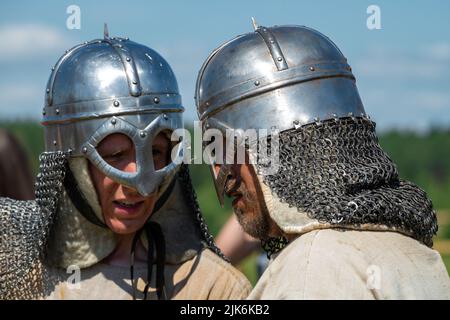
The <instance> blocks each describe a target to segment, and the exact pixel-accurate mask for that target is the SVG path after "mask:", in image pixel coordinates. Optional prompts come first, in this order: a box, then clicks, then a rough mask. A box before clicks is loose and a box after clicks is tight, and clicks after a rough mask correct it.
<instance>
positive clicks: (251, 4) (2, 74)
mask: <svg viewBox="0 0 450 320" xmlns="http://www.w3.org/2000/svg"><path fill="white" fill-rule="evenodd" d="M72 4H75V5H78V6H79V7H80V9H81V29H80V30H68V29H67V28H66V19H67V17H68V16H69V15H68V14H67V13H66V8H67V7H68V6H69V5H72ZM371 4H375V5H378V6H379V7H380V9H381V27H382V29H381V30H369V29H368V28H367V26H366V20H367V18H368V16H369V14H367V13H366V9H367V7H368V6H369V5H371ZM252 16H254V17H256V19H257V21H258V23H259V24H261V25H265V26H271V25H281V24H299V25H307V26H310V27H313V28H315V29H318V30H319V31H321V32H323V33H324V34H326V35H327V36H329V37H330V38H331V39H332V40H333V41H334V42H335V43H336V44H337V45H338V46H339V47H340V49H341V50H342V52H343V53H344V55H345V56H346V57H347V58H348V61H349V63H350V65H351V66H352V67H353V72H354V74H355V75H356V77H357V85H358V88H359V91H360V95H361V97H362V100H363V102H364V104H365V107H366V111H367V112H368V113H369V114H371V115H372V118H373V119H375V121H376V122H377V124H378V128H381V129H389V128H407V129H413V130H424V129H427V128H428V127H429V126H430V125H440V126H446V127H450V1H377V0H373V1H365V0H359V1H356V0H355V1H350V0H347V1H320V0H315V1H299V0H297V1H264V0H258V1H243V0H241V1H231V0H228V1H221V2H218V1H204V0H200V1H193V0H191V1H170V0H165V1H132V0H128V1H117V2H113V1H95V2H94V1H81V0H78V1H77V0H74V1H39V2H38V1H1V2H0V118H1V119H16V118H33V119H39V118H40V115H41V113H40V112H41V110H42V107H43V103H44V89H45V85H46V82H47V79H48V77H49V75H50V68H51V66H52V65H53V64H54V63H55V62H56V60H57V59H58V58H59V56H60V55H61V54H62V53H63V52H64V50H66V49H68V48H70V47H72V46H74V45H75V44H77V43H80V42H83V41H86V40H91V39H94V38H99V37H102V34H103V22H107V23H108V25H109V31H110V34H111V36H128V37H130V38H131V39H132V40H134V41H137V42H141V43H143V44H145V45H147V46H149V47H152V48H153V49H155V50H156V51H158V52H159V53H161V54H162V55H163V56H164V57H165V58H166V59H167V60H168V62H169V63H170V64H171V66H172V68H173V70H174V71H175V74H176V75H177V79H178V83H179V86H180V90H181V93H182V96H183V103H184V106H185V107H186V110H187V111H186V120H187V121H192V120H194V119H195V118H196V113H195V105H194V99H193V96H194V87H195V80H196V77H197V72H198V69H199V68H200V66H201V64H202V63H203V60H204V59H205V58H206V57H207V56H208V54H209V52H211V51H212V50H213V49H214V48H216V47H217V46H219V45H220V44H221V43H223V42H224V41H227V40H229V39H231V38H233V37H235V36H236V35H239V34H242V33H246V32H251V31H252V25H251V21H250V17H252Z"/></svg>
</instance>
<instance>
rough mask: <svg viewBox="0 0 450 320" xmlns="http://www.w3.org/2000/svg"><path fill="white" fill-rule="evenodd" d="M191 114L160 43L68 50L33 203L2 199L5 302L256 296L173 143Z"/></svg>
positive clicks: (47, 111)
mask: <svg viewBox="0 0 450 320" xmlns="http://www.w3.org/2000/svg"><path fill="white" fill-rule="evenodd" d="M105 29H106V28H105ZM183 112H184V108H183V106H182V104H181V96H180V94H179V91H178V84H177V81H176V78H175V75H174V73H173V71H172V69H171V67H170V65H169V64H168V63H167V61H166V60H165V59H164V58H163V57H162V56H161V55H159V54H158V53H157V52H156V51H154V50H152V49H150V48H148V47H146V46H144V45H141V44H138V43H136V42H133V41H131V40H129V39H128V38H110V37H109V35H108V33H107V30H105V35H104V38H103V39H95V40H92V41H89V42H85V43H82V44H80V45H78V46H76V47H74V48H72V49H70V50H67V51H66V52H65V54H64V55H63V56H62V57H61V58H60V59H59V60H58V62H57V63H56V65H55V67H54V68H52V72H51V75H50V79H49V81H48V84H47V90H46V96H45V107H44V109H43V122H42V123H43V125H44V132H45V140H46V141H45V142H46V144H45V148H46V150H45V152H44V153H42V154H41V156H40V172H39V175H38V177H37V183H36V201H15V200H12V199H9V198H0V299H119V300H125V299H201V300H203V299H243V298H245V297H246V296H247V295H248V293H249V291H250V285H249V283H248V281H247V279H246V278H245V277H244V276H243V275H242V274H241V273H240V272H239V271H237V270H235V269H234V268H233V267H232V266H231V265H230V264H229V263H228V262H226V261H225V259H224V257H223V255H222V254H221V252H220V250H219V249H218V248H217V247H216V246H215V245H214V241H213V237H212V236H211V235H210V234H209V231H208V227H207V225H206V223H205V221H204V219H203V217H202V214H201V211H200V209H199V206H198V203H197V200H196V196H195V191H194V189H193V187H192V184H191V179H190V176H189V172H188V168H187V166H186V165H184V164H180V163H181V162H180V161H178V160H180V158H181V157H182V156H181V148H180V146H179V144H177V141H175V142H174V144H172V142H171V136H172V133H173V132H174V131H175V130H176V129H180V128H182V127H183V119H182V114H183ZM171 154H172V155H173V157H171Z"/></svg>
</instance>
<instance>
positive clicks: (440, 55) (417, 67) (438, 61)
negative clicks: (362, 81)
mask: <svg viewBox="0 0 450 320" xmlns="http://www.w3.org/2000/svg"><path fill="white" fill-rule="evenodd" d="M353 69H354V70H355V73H356V74H357V75H361V76H363V77H376V78H385V79H409V78H411V77H412V78H414V77H415V78H422V79H428V80H439V79H448V78H449V72H450V43H445V42H439V43H433V44H421V45H418V48H415V49H414V50H411V48H402V49H401V50H399V49H395V48H390V47H375V48H371V49H370V50H368V52H367V54H365V55H364V56H363V57H360V58H359V59H356V61H355V63H354V68H353Z"/></svg>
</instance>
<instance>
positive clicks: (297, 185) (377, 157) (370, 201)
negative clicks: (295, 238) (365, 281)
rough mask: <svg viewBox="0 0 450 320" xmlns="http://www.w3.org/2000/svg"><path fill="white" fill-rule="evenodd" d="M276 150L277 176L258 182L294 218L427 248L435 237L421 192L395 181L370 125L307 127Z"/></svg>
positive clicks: (346, 121) (349, 121)
mask: <svg viewBox="0 0 450 320" xmlns="http://www.w3.org/2000/svg"><path fill="white" fill-rule="evenodd" d="M279 148H280V149H279V154H280V161H279V164H280V166H279V170H278V172H277V173H276V174H274V175H266V176H264V177H263V178H262V181H263V182H264V184H266V185H267V186H268V187H269V188H270V190H271V192H272V194H273V195H274V196H276V197H277V198H279V199H280V201H281V202H282V203H286V204H288V205H289V207H294V208H297V211H298V213H299V214H300V213H301V212H304V213H306V215H307V216H308V218H310V219H314V220H316V221H318V222H319V223H321V224H324V225H328V226H329V227H338V228H339V227H340V228H351V229H361V230H366V229H370V227H369V228H368V227H367V226H371V225H372V226H375V225H376V226H385V227H387V228H386V229H387V230H395V231H398V232H402V233H405V234H407V235H409V236H412V237H413V238H415V239H417V240H419V241H421V242H423V243H424V244H426V245H427V246H432V244H433V242H432V237H433V235H435V234H436V232H437V220H436V214H435V212H434V210H433V206H432V203H431V201H430V199H429V198H428V197H427V195H426V193H425V192H424V191H423V190H422V189H420V188H419V187H417V186H416V185H414V184H413V183H411V182H408V181H404V180H401V179H399V176H398V172H397V168H396V166H395V164H394V163H393V162H392V160H391V159H390V158H389V156H388V155H387V154H386V153H385V152H384V151H383V150H382V149H381V147H380V145H379V143H378V138H377V136H376V133H375V123H374V122H372V121H370V120H369V119H366V118H341V119H336V120H329V121H325V122H318V123H313V124H310V125H306V126H303V127H301V128H299V129H293V130H288V131H284V132H281V133H280V136H279ZM258 167H259V169H262V168H263V167H262V165H258ZM272 214H274V215H276V214H277V213H272ZM272 214H271V215H272ZM274 220H275V221H276V219H274Z"/></svg>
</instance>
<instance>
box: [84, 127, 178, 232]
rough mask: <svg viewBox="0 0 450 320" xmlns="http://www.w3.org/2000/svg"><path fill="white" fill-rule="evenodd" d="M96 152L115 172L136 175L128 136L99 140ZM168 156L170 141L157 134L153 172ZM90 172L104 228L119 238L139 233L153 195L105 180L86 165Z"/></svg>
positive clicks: (132, 149) (154, 144) (108, 179)
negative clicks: (119, 235) (142, 193)
mask: <svg viewBox="0 0 450 320" xmlns="http://www.w3.org/2000/svg"><path fill="white" fill-rule="evenodd" d="M97 150H98V152H99V154H100V155H101V156H102V157H103V159H104V160H105V161H106V162H107V163H108V164H109V165H111V166H113V167H114V168H116V169H119V170H122V171H126V172H136V152H135V148H134V144H133V142H132V141H131V140H130V139H129V138H128V137H127V136H125V135H123V134H118V133H117V134H112V135H110V136H108V137H106V138H105V139H103V140H102V142H101V143H100V144H99V145H98V147H97ZM169 155H170V149H169V140H168V139H167V138H166V137H165V136H164V134H163V133H160V134H158V136H156V138H155V139H154V140H153V162H154V165H155V170H158V169H161V168H163V167H165V166H166V165H167V164H168V161H169ZM89 171H90V174H91V178H92V181H93V183H94V186H95V189H96V191H97V196H98V199H99V202H100V207H101V209H102V214H103V219H104V220H105V223H106V225H107V226H108V227H109V228H110V229H111V230H112V231H113V232H114V233H118V234H131V233H134V232H136V231H138V230H139V229H140V228H141V227H142V226H143V225H144V223H145V222H146V221H147V219H148V218H149V217H150V214H151V212H152V210H153V207H154V206H155V202H156V192H154V193H152V194H150V195H149V196H147V197H144V196H141V195H140V194H139V193H138V192H137V191H136V190H134V189H132V188H129V187H126V186H124V185H121V184H119V183H117V182H115V181H114V180H112V179H110V178H108V177H107V176H105V174H104V173H103V172H101V171H100V170H99V169H97V168H96V167H95V166H93V165H92V164H91V163H89Z"/></svg>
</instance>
